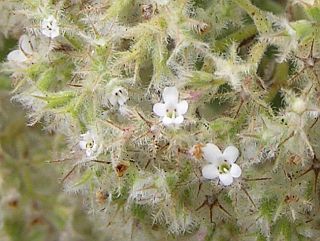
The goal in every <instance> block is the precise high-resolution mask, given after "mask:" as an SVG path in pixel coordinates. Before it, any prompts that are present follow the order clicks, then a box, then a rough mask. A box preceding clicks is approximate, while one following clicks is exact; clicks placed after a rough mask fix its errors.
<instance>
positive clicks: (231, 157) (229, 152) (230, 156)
mask: <svg viewBox="0 0 320 241" xmlns="http://www.w3.org/2000/svg"><path fill="white" fill-rule="evenodd" d="M238 156H239V150H238V148H236V147H235V146H228V147H227V148H226V149H225V150H224V152H223V157H224V159H225V160H227V161H228V162H229V163H234V162H235V161H236V160H237V158H238Z"/></svg>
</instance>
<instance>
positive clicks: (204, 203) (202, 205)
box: [195, 200, 208, 211]
mask: <svg viewBox="0 0 320 241" xmlns="http://www.w3.org/2000/svg"><path fill="white" fill-rule="evenodd" d="M207 204H208V202H207V200H205V201H204V202H203V203H202V204H201V205H200V206H199V207H198V208H196V210H195V211H198V210H200V209H201V208H203V207H204V206H205V205H207Z"/></svg>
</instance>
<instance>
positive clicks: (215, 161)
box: [202, 143, 241, 186]
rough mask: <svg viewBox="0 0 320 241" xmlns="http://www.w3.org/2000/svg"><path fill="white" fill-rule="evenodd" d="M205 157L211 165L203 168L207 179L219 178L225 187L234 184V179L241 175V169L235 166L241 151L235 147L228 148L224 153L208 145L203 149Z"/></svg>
mask: <svg viewBox="0 0 320 241" xmlns="http://www.w3.org/2000/svg"><path fill="white" fill-rule="evenodd" d="M202 149H203V157H204V158H205V159H206V160H207V161H208V162H209V163H210V164H208V165H205V166H204V167H203V168H202V176H203V177H204V178H207V179H214V178H217V177H219V179H220V181H221V183H222V184H223V185H225V186H228V185H230V184H232V182H233V178H237V177H239V176H240V175H241V168H240V167H239V166H238V165H237V164H235V162H236V160H237V158H238V156H239V150H238V148H236V147H234V146H228V147H227V148H226V149H225V150H224V152H223V153H222V152H221V151H220V149H219V148H218V147H217V146H216V145H214V144H212V143H208V144H206V145H205V146H204V147H203V148H202Z"/></svg>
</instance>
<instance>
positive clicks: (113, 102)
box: [108, 94, 118, 106]
mask: <svg viewBox="0 0 320 241" xmlns="http://www.w3.org/2000/svg"><path fill="white" fill-rule="evenodd" d="M108 100H109V102H110V104H111V105H112V106H116V105H117V103H118V98H117V96H115V95H112V94H111V95H110V96H109V98H108Z"/></svg>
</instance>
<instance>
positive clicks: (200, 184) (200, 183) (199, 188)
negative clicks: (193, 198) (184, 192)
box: [197, 182, 202, 197]
mask: <svg viewBox="0 0 320 241" xmlns="http://www.w3.org/2000/svg"><path fill="white" fill-rule="evenodd" d="M201 187H202V182H199V187H198V192H197V197H199V194H200V190H201Z"/></svg>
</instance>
